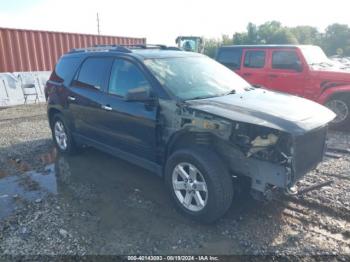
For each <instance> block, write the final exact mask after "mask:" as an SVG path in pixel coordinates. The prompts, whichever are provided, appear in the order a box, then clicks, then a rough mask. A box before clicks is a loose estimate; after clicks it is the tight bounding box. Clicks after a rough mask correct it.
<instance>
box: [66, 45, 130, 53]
mask: <svg viewBox="0 0 350 262" xmlns="http://www.w3.org/2000/svg"><path fill="white" fill-rule="evenodd" d="M99 51H100V52H103V51H104V52H109V51H117V52H123V53H131V50H130V49H128V48H127V47H125V46H122V45H94V46H92V47H86V48H73V49H72V50H70V51H69V53H82V52H99Z"/></svg>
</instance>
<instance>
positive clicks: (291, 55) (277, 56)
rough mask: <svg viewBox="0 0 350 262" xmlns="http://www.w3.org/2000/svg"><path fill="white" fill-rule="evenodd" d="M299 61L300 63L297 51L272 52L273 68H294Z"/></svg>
mask: <svg viewBox="0 0 350 262" xmlns="http://www.w3.org/2000/svg"><path fill="white" fill-rule="evenodd" d="M297 63H300V60H299V57H298V55H297V53H296V52H295V51H274V52H273V53H272V68H275V69H291V70H293V69H295V65H296V64H297Z"/></svg>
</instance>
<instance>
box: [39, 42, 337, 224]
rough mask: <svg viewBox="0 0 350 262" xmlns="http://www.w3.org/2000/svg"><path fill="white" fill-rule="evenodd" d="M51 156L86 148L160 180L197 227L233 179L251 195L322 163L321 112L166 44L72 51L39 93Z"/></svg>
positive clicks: (216, 212)
mask: <svg viewBox="0 0 350 262" xmlns="http://www.w3.org/2000/svg"><path fill="white" fill-rule="evenodd" d="M45 93H46V97H47V100H48V118H49V123H50V127H51V129H52V134H53V140H54V141H55V144H56V146H57V148H58V150H59V151H61V152H62V153H71V152H73V151H74V150H75V149H76V148H77V147H79V146H81V145H87V146H93V147H95V148H98V149H100V150H102V151H105V152H108V153H111V154H113V155H115V156H117V157H120V158H122V159H125V160H127V161H130V162H132V163H134V164H137V165H140V166H142V167H144V168H146V169H149V170H151V171H153V172H155V173H157V174H158V175H159V176H161V177H164V180H165V183H166V186H167V187H168V189H169V192H170V193H171V196H172V198H173V200H174V201H175V203H176V206H177V207H178V209H179V210H181V211H182V212H183V213H185V214H187V215H189V216H191V217H192V218H194V219H197V220H200V221H203V222H212V221H215V220H216V219H218V218H220V217H221V216H222V215H223V214H224V213H225V212H226V211H227V209H228V208H229V206H230V204H231V201H232V196H233V193H234V188H236V187H234V185H235V183H234V182H235V181H245V182H244V184H247V182H249V186H250V192H252V193H253V195H254V196H260V197H261V196H267V195H269V193H271V192H272V191H273V189H275V188H282V189H287V190H289V191H290V189H291V188H292V187H293V186H294V184H295V182H296V181H297V180H299V179H300V178H301V177H302V176H303V175H304V174H305V173H307V172H308V171H309V170H311V169H312V168H314V167H316V165H317V164H318V163H319V162H320V161H322V157H323V151H324V147H325V139H326V133H327V124H328V123H329V122H330V121H331V120H332V119H333V118H334V117H335V115H334V114H333V113H332V112H331V111H330V110H328V109H327V108H325V107H323V106H321V105H319V104H316V103H314V102H312V101H308V100H306V99H303V98H299V97H295V96H292V95H285V94H281V93H275V92H272V91H268V90H264V89H260V88H254V87H252V86H250V85H249V84H248V83H247V82H246V81H245V80H243V79H242V78H240V77H239V76H237V75H236V74H233V73H232V72H231V71H230V70H229V69H227V68H226V67H224V66H222V65H221V64H219V63H217V62H215V61H214V60H212V59H210V58H208V57H206V56H204V55H200V54H196V53H192V52H183V51H173V50H168V49H167V48H166V47H164V46H159V48H154V47H153V48H148V47H147V46H134V47H129V48H127V47H125V46H105V47H101V46H100V47H92V48H87V49H76V50H72V51H71V52H69V53H67V54H65V55H63V56H62V57H61V58H60V60H59V61H58V63H57V65H56V68H55V70H54V71H53V73H52V75H51V77H50V79H49V81H48V82H47V86H46V89H45Z"/></svg>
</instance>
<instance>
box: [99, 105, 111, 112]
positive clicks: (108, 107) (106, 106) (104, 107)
mask: <svg viewBox="0 0 350 262" xmlns="http://www.w3.org/2000/svg"><path fill="white" fill-rule="evenodd" d="M101 108H102V109H104V110H106V111H112V110H113V108H112V107H111V106H109V105H105V106H101Z"/></svg>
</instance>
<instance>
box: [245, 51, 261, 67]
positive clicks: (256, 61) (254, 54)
mask: <svg viewBox="0 0 350 262" xmlns="http://www.w3.org/2000/svg"><path fill="white" fill-rule="evenodd" d="M265 57H266V53H265V51H246V52H245V57H244V67H250V68H263V67H264V66H265Z"/></svg>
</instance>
